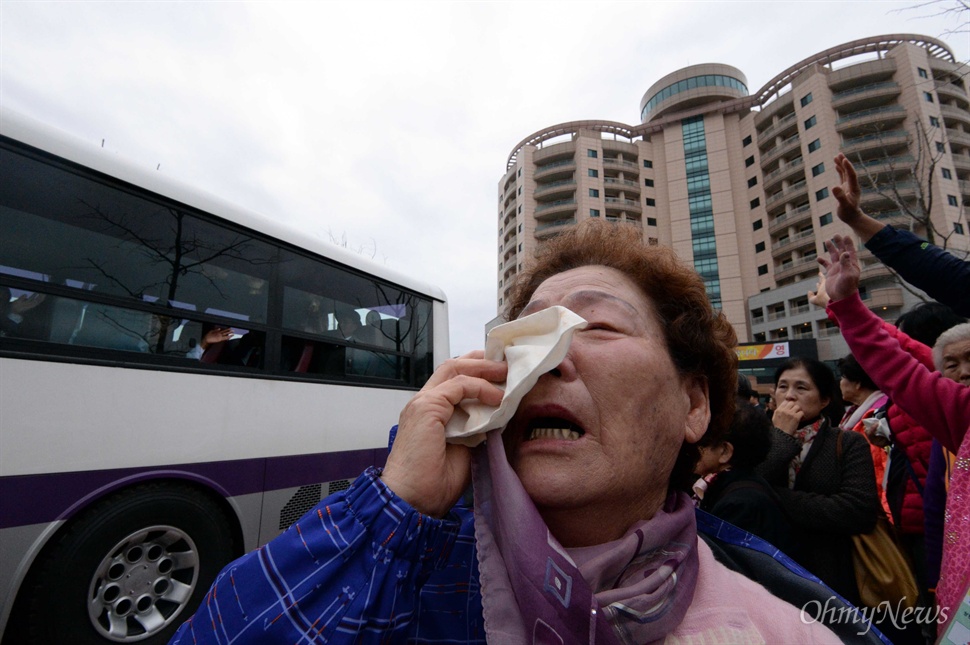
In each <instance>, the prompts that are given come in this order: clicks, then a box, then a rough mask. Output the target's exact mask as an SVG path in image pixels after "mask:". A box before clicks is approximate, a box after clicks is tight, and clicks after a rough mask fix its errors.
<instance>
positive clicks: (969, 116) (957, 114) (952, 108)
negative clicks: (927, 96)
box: [940, 104, 970, 127]
mask: <svg viewBox="0 0 970 645" xmlns="http://www.w3.org/2000/svg"><path fill="white" fill-rule="evenodd" d="M940 116H942V117H943V121H944V122H945V123H946V125H947V127H952V126H951V124H952V123H954V122H957V121H959V122H960V123H967V124H970V111H968V110H964V109H963V108H960V107H957V106H956V105H949V104H943V105H941V106H940Z"/></svg>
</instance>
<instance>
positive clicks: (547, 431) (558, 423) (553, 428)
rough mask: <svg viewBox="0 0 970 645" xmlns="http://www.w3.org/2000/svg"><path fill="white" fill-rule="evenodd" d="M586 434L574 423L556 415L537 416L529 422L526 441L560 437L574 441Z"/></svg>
mask: <svg viewBox="0 0 970 645" xmlns="http://www.w3.org/2000/svg"><path fill="white" fill-rule="evenodd" d="M584 434H586V431H585V430H583V429H582V428H580V427H579V426H578V425H576V424H575V423H571V422H569V421H566V420H565V419H558V418H556V417H539V418H538V419H533V420H532V421H531V422H530V423H529V429H528V431H527V432H526V438H525V440H526V441H532V440H533V439H562V440H565V441H575V440H577V439H579V438H580V437H582V436H583V435H584Z"/></svg>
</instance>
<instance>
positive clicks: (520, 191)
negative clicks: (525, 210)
mask: <svg viewBox="0 0 970 645" xmlns="http://www.w3.org/2000/svg"><path fill="white" fill-rule="evenodd" d="M519 194H520V195H521V194H522V186H519Z"/></svg>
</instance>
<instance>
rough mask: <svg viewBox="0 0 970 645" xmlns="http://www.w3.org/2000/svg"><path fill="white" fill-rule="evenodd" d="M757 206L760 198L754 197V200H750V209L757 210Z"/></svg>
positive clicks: (759, 204) (759, 203)
mask: <svg viewBox="0 0 970 645" xmlns="http://www.w3.org/2000/svg"><path fill="white" fill-rule="evenodd" d="M759 206H761V198H760V197H755V198H754V199H752V200H751V208H758V207H759Z"/></svg>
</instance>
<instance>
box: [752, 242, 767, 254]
mask: <svg viewBox="0 0 970 645" xmlns="http://www.w3.org/2000/svg"><path fill="white" fill-rule="evenodd" d="M764 250H765V243H764V242H758V243H757V244H755V245H754V252H755V253H761V252H762V251H764Z"/></svg>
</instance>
